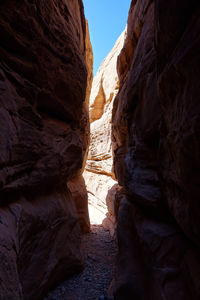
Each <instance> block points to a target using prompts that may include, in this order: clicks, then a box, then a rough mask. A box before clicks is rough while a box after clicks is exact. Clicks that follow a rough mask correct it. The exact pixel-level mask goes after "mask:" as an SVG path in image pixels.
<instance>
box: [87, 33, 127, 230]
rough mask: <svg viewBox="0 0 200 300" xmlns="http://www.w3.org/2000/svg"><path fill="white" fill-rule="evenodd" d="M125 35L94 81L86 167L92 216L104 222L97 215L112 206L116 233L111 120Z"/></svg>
mask: <svg viewBox="0 0 200 300" xmlns="http://www.w3.org/2000/svg"><path fill="white" fill-rule="evenodd" d="M125 37H126V30H124V32H123V33H122V34H121V36H120V37H119V39H118V40H117V41H116V43H115V45H114V47H113V49H112V50H111V51H110V53H109V54H108V56H107V57H106V58H105V59H104V61H103V62H102V64H101V66H100V68H99V70H98V71H97V74H96V76H95V77H94V80H93V83H92V90H91V95H90V101H89V114H90V124H91V125H90V126H91V127H90V128H91V129H90V147H89V153H88V158H87V162H86V167H85V171H84V179H85V182H86V186H87V190H88V198H89V207H90V212H91V220H92V221H93V220H94V221H95V220H96V221H99V222H100V220H98V219H97V217H98V216H101V215H102V219H103V218H104V217H105V214H106V211H107V207H108V213H107V218H106V220H104V225H105V226H106V227H108V228H110V229H111V231H112V233H113V230H114V227H115V214H114V209H113V203H112V200H113V199H114V195H115V193H116V191H117V190H118V188H119V187H118V185H117V181H116V180H115V178H114V172H113V169H112V166H113V155H112V143H111V120H112V108H113V101H114V98H115V96H116V94H117V92H118V87H119V79H118V74H117V68H116V65H117V57H118V55H119V53H120V51H121V49H122V47H123V44H124V40H125Z"/></svg>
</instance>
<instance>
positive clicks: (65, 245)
mask: <svg viewBox="0 0 200 300" xmlns="http://www.w3.org/2000/svg"><path fill="white" fill-rule="evenodd" d="M0 32H1V46H0V55H1V62H0V129H1V130H0V154H1V155H0V227H1V228H0V260H1V268H0V299H15V300H17V299H42V297H43V296H44V294H45V293H46V292H47V290H48V289H49V288H51V287H52V286H53V285H54V284H55V283H56V282H58V281H59V280H62V279H64V278H66V276H67V275H69V274H71V273H73V272H75V271H77V270H80V269H82V267H83V261H82V254H81V251H80V225H79V220H78V215H77V211H76V208H75V204H74V201H73V199H72V195H71V193H70V191H69V189H68V188H67V186H66V182H68V181H69V180H71V179H73V178H76V177H77V176H78V174H80V172H81V171H80V170H81V168H82V165H83V161H84V155H85V153H86V152H87V147H88V136H89V130H88V128H89V127H88V116H87V104H86V103H87V101H86V98H88V95H86V87H87V80H88V85H89V79H87V73H88V72H87V69H88V59H87V57H88V53H87V51H88V50H87V49H88V42H87V41H86V40H87V32H86V21H85V17H84V9H83V4H82V1H80V0H75V1H68V0H65V1H64V0H61V1H52V0H50V1H48V5H47V3H46V1H43V0H41V1H28V0H23V1H17V2H16V1H12V0H10V1H1V4H0ZM89 77H90V76H89ZM89 77H88V78H89ZM90 81H91V79H90ZM83 189H84V186H83ZM86 200H87V199H85V198H84V201H85V202H84V203H86ZM80 206H81V205H80ZM86 206H87V205H85V204H84V211H85V215H84V218H83V219H84V222H85V223H87V226H89V220H88V216H87V211H86V208H87V207H86ZM77 207H78V205H77ZM81 209H82V207H81ZM85 223H84V224H85Z"/></svg>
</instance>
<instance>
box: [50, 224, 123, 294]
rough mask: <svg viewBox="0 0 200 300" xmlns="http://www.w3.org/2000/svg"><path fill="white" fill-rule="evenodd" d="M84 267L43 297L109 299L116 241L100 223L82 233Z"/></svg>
mask: <svg viewBox="0 0 200 300" xmlns="http://www.w3.org/2000/svg"><path fill="white" fill-rule="evenodd" d="M82 247H83V252H84V256H85V262H86V263H85V269H84V270H83V272H82V273H80V274H76V275H74V276H72V277H71V278H69V279H68V280H66V281H65V282H63V283H62V284H60V285H59V286H58V287H57V288H56V289H55V290H54V291H52V292H50V293H49V294H48V296H47V298H45V300H58V299H62V300H112V298H109V297H108V296H107V289H108V287H109V285H110V283H111V280H112V278H113V274H114V266H115V259H116V252H117V247H116V241H115V239H113V238H112V237H111V236H110V234H109V231H106V230H105V229H104V228H103V226H102V225H91V232H90V233H88V234H83V235H82Z"/></svg>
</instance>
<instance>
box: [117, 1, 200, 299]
mask: <svg viewBox="0 0 200 300" xmlns="http://www.w3.org/2000/svg"><path fill="white" fill-rule="evenodd" d="M199 20H200V10H199V4H198V3H197V1H192V2H190V3H189V2H188V1H167V2H166V1H162V0H155V1H153V0H148V1H143V0H138V1H132V2H131V7H130V11H129V17H128V27H127V38H126V41H125V44H124V47H123V49H122V51H121V53H120V56H119V58H118V64H117V67H118V74H119V79H120V82H119V86H120V88H119V93H118V95H117V97H116V98H115V100H114V108H113V126H112V139H113V147H114V170H115V175H116V177H117V179H118V181H119V184H120V185H121V186H122V187H123V190H121V191H120V192H118V193H117V195H116V201H118V203H120V205H119V211H118V228H117V234H118V244H119V252H118V260H117V272H116V277H115V281H114V282H113V285H112V289H111V291H112V292H113V293H114V296H115V299H117V300H120V299H121V300H124V299H126V300H129V299H130V300H132V299H144V300H147V299H152V300H157V299H159V300H160V299H163V300H164V299H165V300H166V299H171V300H172V299H174V300H186V299H191V298H192V299H195V300H197V299H199V298H200V248H199V226H200V221H199V220H200V207H199V201H198V199H199V195H200V190H199V186H200V182H199V180H200V174H199V170H200V168H199V165H200V142H199V141H200V140H199V135H198V128H199V112H200V105H199V96H198V87H199V86H200V68H199V61H200V54H199V46H200V35H199V32H200V22H199Z"/></svg>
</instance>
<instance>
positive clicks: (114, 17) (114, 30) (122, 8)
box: [83, 0, 131, 75]
mask: <svg viewBox="0 0 200 300" xmlns="http://www.w3.org/2000/svg"><path fill="white" fill-rule="evenodd" d="M130 3H131V0H83V4H84V8H85V16H86V18H87V19H88V23H89V30H90V39H91V43H92V47H93V55H94V75H95V74H96V72H97V70H98V68H99V66H100V64H101V62H102V61H103V59H104V58H105V57H106V56H107V54H108V53H109V52H110V50H111V49H112V47H113V46H114V44H115V42H116V40H117V38H118V37H119V36H120V34H121V33H122V31H123V30H124V28H125V26H126V23H127V17H128V10H129V7H130Z"/></svg>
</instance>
